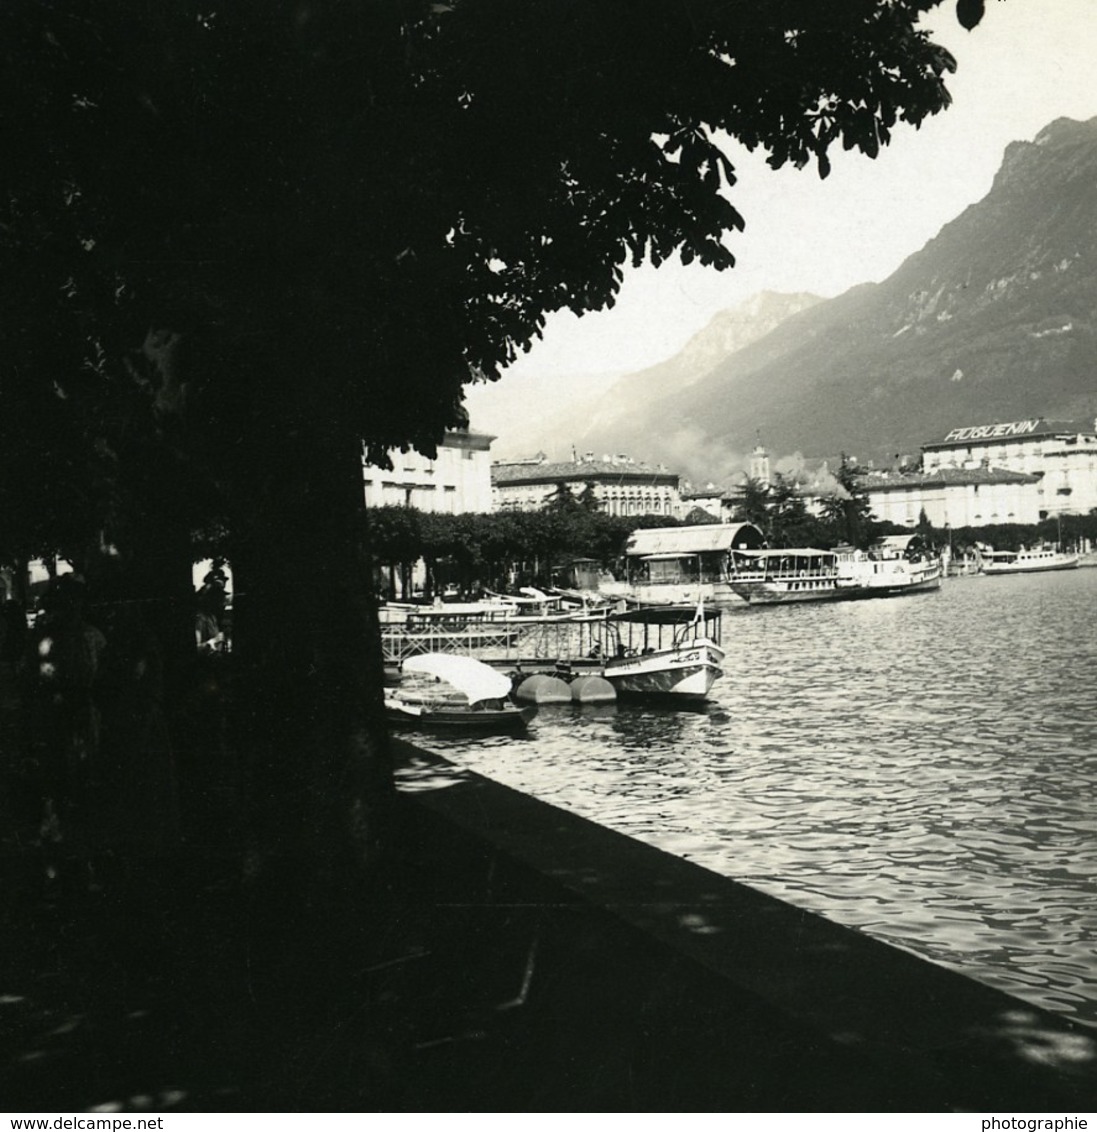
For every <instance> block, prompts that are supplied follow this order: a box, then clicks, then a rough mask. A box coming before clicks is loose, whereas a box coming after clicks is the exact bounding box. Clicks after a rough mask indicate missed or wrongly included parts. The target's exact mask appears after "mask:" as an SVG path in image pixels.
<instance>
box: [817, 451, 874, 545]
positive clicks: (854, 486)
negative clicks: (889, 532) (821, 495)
mask: <svg viewBox="0 0 1097 1132" xmlns="http://www.w3.org/2000/svg"><path fill="white" fill-rule="evenodd" d="M834 478H835V479H836V480H837V481H838V482H837V489H836V491H835V492H834V494H833V495H832V496H831V497H830V498H829V499H828V500H827V501H826V502H825V503H824V505H823V515H824V517H825V518H826V519H828V520H829V521H830V522H831V523H832V524H833V526H834V529H835V531H836V532H837V533H838V535H839V538H840V539H841V541H843V542H846V543H848V544H849V545H850V546H855V547H857V548H859V549H861V550H865V549H866V548H867V547H868V545H869V543H871V542H872V540H873V538H874V537H875V535H876V528H877V524H876V523H875V522H874V520H873V517H872V505H871V504H870V503H869V500H868V494H867V492H866V491H865V489H864V487H862V485H861V482H860V478H859V469H858V468H857V465H856V464H854V463H853V462H852V461H851V460H849V459H848V457H847V456H846V454H845V453H844V452H843V453H842V460H841V463H840V465H839V467H838V471H837V472H835V474H834Z"/></svg>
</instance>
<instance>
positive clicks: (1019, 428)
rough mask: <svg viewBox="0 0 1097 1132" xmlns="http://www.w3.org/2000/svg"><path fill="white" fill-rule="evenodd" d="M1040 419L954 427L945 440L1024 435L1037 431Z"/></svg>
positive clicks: (987, 438) (985, 438)
mask: <svg viewBox="0 0 1097 1132" xmlns="http://www.w3.org/2000/svg"><path fill="white" fill-rule="evenodd" d="M1039 424H1040V420H1039V418H1037V419H1036V420H1034V421H1010V422H1009V423H1008V424H997V425H972V426H971V427H970V428H954V429H953V430H952V431H951V432H950V433H949V434H948V435H947V436H946V437H945V440H946V441H949V440H989V439H993V438H994V437H1000V436H1024V435H1025V434H1026V433H1030V432H1035V431H1036V429H1037V428H1038V427H1039Z"/></svg>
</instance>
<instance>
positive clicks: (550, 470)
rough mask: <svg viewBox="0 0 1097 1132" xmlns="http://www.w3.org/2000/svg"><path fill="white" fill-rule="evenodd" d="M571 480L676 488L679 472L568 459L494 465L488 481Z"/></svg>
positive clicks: (526, 482)
mask: <svg viewBox="0 0 1097 1132" xmlns="http://www.w3.org/2000/svg"><path fill="white" fill-rule="evenodd" d="M573 480H583V481H586V480H592V481H594V482H595V483H598V482H602V483H620V482H622V481H629V482H635V481H637V480H646V481H648V482H650V483H657V484H666V485H673V486H677V484H678V473H677V472H670V471H667V469H666V468H665V467H662V466H659V467H653V466H652V465H650V464H643V463H637V462H634V461H628V462H622V461H621V459H620V458H617V462H614V461H613V460H567V461H564V462H561V463H549V462H545V463H538V464H534V463H530V462H528V461H527V462H522V463H515V464H493V465H492V468H491V482H492V483H493V484H497V485H498V484H513V485H519V484H540V483H564V482H569V481H573Z"/></svg>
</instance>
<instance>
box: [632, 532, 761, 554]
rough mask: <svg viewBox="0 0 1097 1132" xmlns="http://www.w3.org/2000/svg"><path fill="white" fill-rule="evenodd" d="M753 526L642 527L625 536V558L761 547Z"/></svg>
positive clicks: (759, 537)
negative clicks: (626, 543)
mask: <svg viewBox="0 0 1097 1132" xmlns="http://www.w3.org/2000/svg"><path fill="white" fill-rule="evenodd" d="M765 541H766V540H765V536H764V535H763V534H762V532H761V531H760V530H759V529H758V528H757V527H756V526H755V525H754V524H753V523H704V524H701V525H700V526H696V527H644V528H642V529H641V530H637V531H633V532H632V534H631V535H629V540H628V546H627V547H626V548H625V554H626V555H628V557H629V558H637V557H639V558H651V557H654V556H658V557H667V558H682V557H685V556H686V555H690V554H704V553H711V552H712V551H727V550H733V549H735V550H744V549H748V548H756V547H761V546H763V545H765Z"/></svg>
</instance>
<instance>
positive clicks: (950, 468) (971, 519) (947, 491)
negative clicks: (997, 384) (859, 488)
mask: <svg viewBox="0 0 1097 1132" xmlns="http://www.w3.org/2000/svg"><path fill="white" fill-rule="evenodd" d="M861 483H862V485H863V486H864V488H865V489H866V491H867V492H868V497H869V501H870V503H871V505H872V509H873V512H874V514H875V515H876V517H877V518H878V519H881V520H886V521H888V522H893V523H898V524H900V525H903V526H914V525H915V524H916V523H917V522H918V519H919V516H920V515H921V513H922V511H923V510H924V511H925V514H926V518H928V519H929V521H930V522H931V523H932V524H933V525H934V526H935V527H944V526H951V527H965V526H973V527H980V526H989V525H992V524H997V523H1023V524H1034V523H1038V522H1039V521H1040V520H1041V519H1047V518H1055V517H1056V516H1059V515H1066V514H1085V513H1086V512H1088V511H1090V510H1092V509H1093V508H1094V507H1097V432H1095V431H1094V429H1092V428H1089V427H1081V426H1079V425H1076V424H1062V423H1055V422H1049V421H1045V420H1043V419H1042V418H1033V419H1029V420H1022V421H1010V422H1006V423H1001V424H992V425H972V426H965V427H962V428H954V429H952V430H951V431H950V432H948V433H947V434H946V435H945V436H944V437H943V438H942V439H941V440H936V441H932V442H931V443H929V444H926V445H923V447H922V467H921V470H920V471H918V472H872V473H869V474H867V475H865V476H864V477H863V478H862V480H861Z"/></svg>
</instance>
